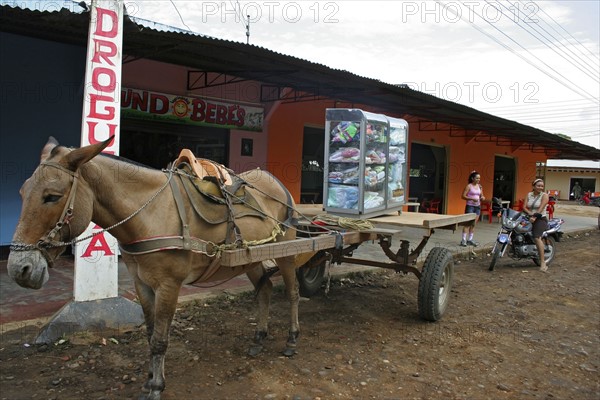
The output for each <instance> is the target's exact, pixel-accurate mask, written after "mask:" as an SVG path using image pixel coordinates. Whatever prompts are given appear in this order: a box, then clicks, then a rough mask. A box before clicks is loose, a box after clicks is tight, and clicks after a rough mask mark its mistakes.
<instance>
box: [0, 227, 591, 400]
mask: <svg viewBox="0 0 600 400" xmlns="http://www.w3.org/2000/svg"><path fill="white" fill-rule="evenodd" d="M599 239H600V233H599V232H598V231H594V232H591V233H590V234H587V235H581V236H580V237H569V238H565V239H564V240H563V241H561V242H560V243H558V256H557V258H556V259H555V261H554V262H553V263H552V264H551V266H550V271H549V273H547V274H543V273H541V272H539V271H538V270H537V267H535V265H534V264H533V263H532V262H516V261H512V260H507V259H502V260H501V261H500V263H499V265H498V266H497V267H496V271H494V272H489V271H488V270H487V266H488V263H489V258H487V257H486V256H485V255H481V256H478V257H477V258H476V259H475V260H471V261H467V262H464V261H463V262H460V263H457V264H456V265H455V279H454V288H453V291H452V299H451V304H450V306H449V309H448V311H447V312H446V314H445V315H444V317H443V319H442V320H441V321H439V322H437V323H426V322H423V321H421V320H419V318H418V315H417V304H416V303H417V296H416V294H417V284H418V281H417V279H416V278H415V277H414V276H412V275H409V276H404V275H400V274H394V273H392V272H390V271H381V272H380V271H377V272H376V273H374V274H373V273H371V274H366V273H361V274H358V275H354V276H351V277H347V278H342V279H339V278H338V280H336V281H335V282H334V284H333V288H332V290H331V292H330V293H329V296H328V297H325V296H324V295H319V296H316V297H314V298H312V299H310V300H306V301H303V302H302V303H301V306H300V321H301V329H302V335H301V337H300V342H299V349H298V350H299V353H298V354H297V355H296V356H294V357H292V358H289V359H288V358H285V357H283V356H281V354H280V351H281V350H282V349H283V347H284V342H285V339H286V337H287V315H288V312H287V310H288V308H287V302H286V300H285V297H284V295H283V293H282V292H281V289H280V290H279V291H278V292H277V293H276V294H275V296H274V304H273V307H272V317H271V334H272V337H271V338H270V340H269V341H268V343H267V348H266V349H265V351H264V352H263V353H262V354H260V355H259V356H258V357H256V358H249V357H248V356H246V350H247V348H248V345H249V342H250V338H251V337H252V333H253V330H254V321H255V320H254V300H253V298H252V296H250V295H241V296H237V297H221V298H218V299H213V300H210V301H208V302H204V301H203V302H202V303H198V302H196V303H189V304H187V305H185V306H183V307H182V308H180V309H179V310H178V312H177V317H176V320H175V322H174V325H173V329H172V335H171V346H170V348H169V353H168V356H167V361H166V373H167V377H166V378H167V389H166V390H165V392H164V394H163V399H177V400H181V399H232V400H233V399H296V400H299V399H323V400H324V399H515V398H519V399H528V398H531V399H598V398H600V372H599V371H600V332H599V329H600V261H599V260H600V257H599V256H600V250H599V247H598V243H599ZM34 332H35V329H31V328H29V329H21V330H16V331H12V332H8V333H4V334H3V335H2V337H1V343H0V385H1V387H0V398H1V399H11V400H14V399H134V398H137V395H138V394H139V392H140V387H141V385H142V384H143V382H144V380H145V375H146V370H147V367H148V357H147V356H148V348H147V344H146V341H145V338H144V334H143V332H142V331H141V330H140V331H135V332H129V333H126V334H121V335H112V334H111V333H110V332H96V333H93V334H92V333H90V334H86V335H79V336H76V337H74V338H72V339H71V340H70V341H66V342H57V343H56V344H53V345H49V346H42V347H36V346H33V345H28V343H30V342H31V340H32V338H33V336H34Z"/></svg>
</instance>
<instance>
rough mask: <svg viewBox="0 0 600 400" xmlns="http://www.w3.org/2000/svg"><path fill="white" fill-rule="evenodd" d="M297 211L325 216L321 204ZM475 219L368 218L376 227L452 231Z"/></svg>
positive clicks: (429, 215) (430, 216) (409, 214)
mask: <svg viewBox="0 0 600 400" xmlns="http://www.w3.org/2000/svg"><path fill="white" fill-rule="evenodd" d="M296 208H297V209H298V211H299V212H300V213H301V214H303V215H305V216H306V217H314V216H317V215H321V214H325V212H324V211H323V206H322V205H321V204H297V205H296ZM474 219H475V214H459V215H446V214H432V213H416V212H402V214H397V213H390V214H386V215H382V216H379V217H374V218H370V219H369V221H370V222H371V223H373V224H374V225H376V227H375V229H377V225H379V224H385V225H394V226H398V227H402V226H403V227H411V228H421V229H427V230H431V229H452V230H455V229H457V228H458V226H461V225H468V224H470V223H471V222H472V221H473V220H474Z"/></svg>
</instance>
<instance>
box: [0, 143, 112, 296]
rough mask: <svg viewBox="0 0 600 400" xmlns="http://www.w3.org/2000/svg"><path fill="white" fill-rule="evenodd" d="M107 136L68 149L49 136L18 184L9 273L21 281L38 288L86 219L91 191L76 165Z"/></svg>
mask: <svg viewBox="0 0 600 400" xmlns="http://www.w3.org/2000/svg"><path fill="white" fill-rule="evenodd" d="M111 140H112V137H111V138H109V139H108V140H107V141H105V142H100V143H98V144H94V145H90V146H85V147H82V148H79V149H75V150H72V149H67V148H66V147H62V146H59V145H58V142H57V141H56V140H55V139H54V138H52V137H51V138H50V139H49V140H48V143H46V145H45V146H44V148H43V150H42V155H41V161H40V165H39V166H38V167H37V168H36V170H35V171H34V173H33V175H32V176H31V177H29V179H27V180H26V181H25V183H24V184H23V186H22V187H21V190H20V194H21V199H22V201H23V205H22V208H21V216H20V217H19V222H18V224H17V228H16V231H15V234H14V236H13V241H12V243H11V248H10V250H11V251H10V254H9V256H8V263H7V268H8V274H9V276H10V277H11V278H12V279H13V280H14V281H15V282H17V283H18V284H19V285H20V286H23V287H26V288H32V289H39V288H41V287H42V286H43V285H44V284H45V283H46V282H47V281H48V277H49V276H48V267H50V266H51V264H52V263H53V261H54V260H55V259H56V258H57V257H58V256H59V255H60V254H61V253H62V252H63V251H64V250H65V247H66V246H67V245H68V243H69V242H70V241H71V240H72V239H73V238H75V237H77V236H78V235H79V234H81V233H82V232H83V231H84V230H85V228H86V227H87V226H88V225H89V223H90V221H91V218H92V210H93V194H92V193H91V190H90V187H89V185H87V184H86V182H85V178H84V176H83V175H84V174H81V167H82V166H83V165H84V164H85V163H87V162H88V161H89V160H91V159H92V158H94V157H95V156H96V155H98V154H99V153H100V152H101V151H102V150H104V148H106V146H108V145H109V143H110V141H111Z"/></svg>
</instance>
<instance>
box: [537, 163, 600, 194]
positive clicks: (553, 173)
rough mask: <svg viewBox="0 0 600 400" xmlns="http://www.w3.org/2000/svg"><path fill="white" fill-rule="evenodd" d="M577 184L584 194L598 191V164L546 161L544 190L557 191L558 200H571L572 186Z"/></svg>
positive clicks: (599, 187) (599, 173)
mask: <svg viewBox="0 0 600 400" xmlns="http://www.w3.org/2000/svg"><path fill="white" fill-rule="evenodd" d="M575 182H579V185H580V186H581V188H582V193H584V192H587V191H589V192H592V193H594V192H598V191H600V162H598V161H576V160H548V162H547V164H546V189H547V190H558V191H559V195H558V197H559V200H572V199H573V196H572V195H571V194H572V192H573V186H574V185H575Z"/></svg>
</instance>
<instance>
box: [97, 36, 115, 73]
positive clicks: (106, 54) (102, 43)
mask: <svg viewBox="0 0 600 400" xmlns="http://www.w3.org/2000/svg"><path fill="white" fill-rule="evenodd" d="M116 55H117V45H116V44H114V43H113V42H109V41H108V40H100V39H94V57H93V58H92V62H94V63H98V64H100V63H101V62H102V61H101V59H102V60H104V62H105V63H106V64H108V65H112V66H113V67H114V65H115V63H113V62H112V60H111V58H112V57H114V56H116Z"/></svg>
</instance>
